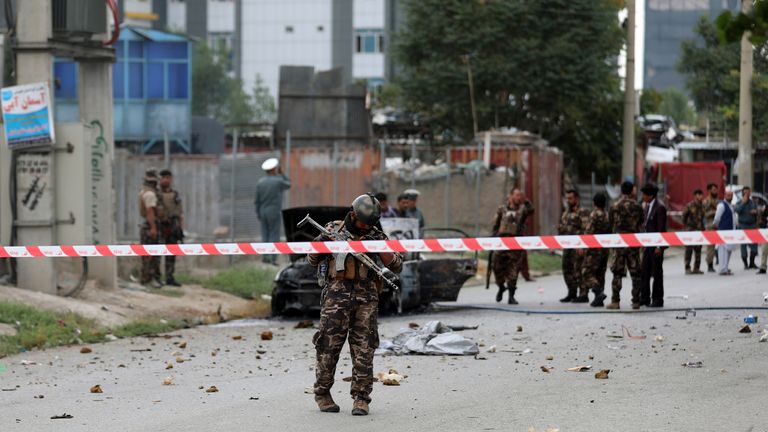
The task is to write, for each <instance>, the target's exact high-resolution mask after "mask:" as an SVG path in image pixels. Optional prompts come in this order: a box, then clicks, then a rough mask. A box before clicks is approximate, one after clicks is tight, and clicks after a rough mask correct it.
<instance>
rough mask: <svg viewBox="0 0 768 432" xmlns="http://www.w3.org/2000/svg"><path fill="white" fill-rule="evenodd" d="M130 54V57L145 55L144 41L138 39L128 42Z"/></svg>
mask: <svg viewBox="0 0 768 432" xmlns="http://www.w3.org/2000/svg"><path fill="white" fill-rule="evenodd" d="M128 56H129V57H130V58H143V57H144V43H143V42H137V41H130V42H128Z"/></svg>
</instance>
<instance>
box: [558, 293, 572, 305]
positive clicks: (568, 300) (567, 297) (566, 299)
mask: <svg viewBox="0 0 768 432" xmlns="http://www.w3.org/2000/svg"><path fill="white" fill-rule="evenodd" d="M574 300H576V296H575V295H571V294H568V295H567V296H565V297H563V298H561V299H560V303H570V302H572V301H574Z"/></svg>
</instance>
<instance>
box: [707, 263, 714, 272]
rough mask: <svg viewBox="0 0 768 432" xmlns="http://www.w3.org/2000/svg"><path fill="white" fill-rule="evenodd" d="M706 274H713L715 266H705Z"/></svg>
mask: <svg viewBox="0 0 768 432" xmlns="http://www.w3.org/2000/svg"><path fill="white" fill-rule="evenodd" d="M707 273H715V266H714V265H712V264H707Z"/></svg>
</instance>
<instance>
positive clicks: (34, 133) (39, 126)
mask: <svg viewBox="0 0 768 432" xmlns="http://www.w3.org/2000/svg"><path fill="white" fill-rule="evenodd" d="M2 107H3V130H4V131H5V141H6V142H7V143H8V147H10V148H11V149H20V148H28V147H40V146H52V145H53V143H54V142H55V135H54V132H53V106H52V104H51V91H50V88H49V87H48V83H47V82H41V83H34V84H24V85H19V86H14V87H5V88H3V89H2Z"/></svg>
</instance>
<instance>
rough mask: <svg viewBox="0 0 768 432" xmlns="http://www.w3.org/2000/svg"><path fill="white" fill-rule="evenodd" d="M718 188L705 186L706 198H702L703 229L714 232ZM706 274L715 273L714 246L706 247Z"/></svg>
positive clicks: (718, 199)
mask: <svg viewBox="0 0 768 432" xmlns="http://www.w3.org/2000/svg"><path fill="white" fill-rule="evenodd" d="M718 193H719V191H718V187H717V185H716V184H714V183H710V184H708V185H707V197H706V198H704V202H703V203H702V204H703V205H704V227H705V228H706V229H707V230H716V229H717V226H716V225H715V213H716V212H717V204H718V203H719V202H720V198H719V197H718ZM706 251H707V257H706V259H707V272H708V273H715V246H714V245H707V249H706Z"/></svg>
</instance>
